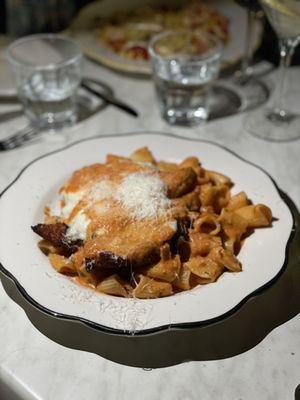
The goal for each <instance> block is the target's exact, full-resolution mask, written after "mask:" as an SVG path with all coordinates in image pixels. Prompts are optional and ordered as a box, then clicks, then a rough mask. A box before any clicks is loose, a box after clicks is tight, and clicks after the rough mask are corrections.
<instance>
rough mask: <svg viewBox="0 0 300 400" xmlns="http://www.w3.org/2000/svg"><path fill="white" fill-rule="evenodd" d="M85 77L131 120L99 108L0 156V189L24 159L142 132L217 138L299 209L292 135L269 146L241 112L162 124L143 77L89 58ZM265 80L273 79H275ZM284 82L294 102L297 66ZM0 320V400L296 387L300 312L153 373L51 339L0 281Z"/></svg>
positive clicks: (237, 395) (186, 399)
mask: <svg viewBox="0 0 300 400" xmlns="http://www.w3.org/2000/svg"><path fill="white" fill-rule="evenodd" d="M85 74H86V75H89V76H92V77H95V78H98V79H102V80H103V81H106V82H108V83H109V84H110V85H111V86H112V87H113V88H114V89H115V91H116V93H117V95H118V96H119V97H120V98H122V99H124V100H127V102H128V103H130V104H131V105H132V106H133V107H135V108H136V109H137V110H138V111H139V112H140V118H138V119H135V118H132V117H130V116H128V115H127V114H125V113H123V112H120V111H118V110H116V109H115V108H113V107H107V108H106V109H105V110H103V111H101V112H100V113H98V114H96V115H94V116H93V117H91V118H90V119H88V120H86V121H85V122H82V123H80V124H78V125H77V126H75V127H72V128H69V129H66V130H65V131H64V132H63V133H62V134H61V135H59V136H56V137H47V138H45V137H43V138H42V139H41V140H40V141H39V142H37V143H35V144H32V145H30V146H26V147H24V148H22V149H19V150H14V151H11V152H5V153H0V191H1V190H2V189H3V188H4V187H5V186H6V185H7V184H8V183H9V182H10V181H11V180H12V179H13V178H14V177H15V176H16V175H17V173H18V171H20V169H21V168H22V167H23V166H25V165H26V164H27V163H28V162H29V161H31V160H32V159H34V158H36V157H37V156H39V155H41V154H44V153H47V152H49V151H51V150H53V149H55V148H59V147H62V146H64V145H65V144H66V143H71V142H73V141H76V140H78V139H80V138H86V137H89V136H94V135H103V134H110V133H118V134H124V133H126V132H133V131H147V130H151V131H164V132H170V133H173V134H180V135H182V136H186V137H193V138H199V139H200V138H201V139H209V140H211V141H214V142H217V143H220V144H223V145H224V146H226V147H228V148H229V149H231V150H233V151H234V152H236V153H238V154H239V155H240V156H242V157H244V158H245V159H248V160H250V161H252V162H254V163H256V164H257V165H260V166H262V167H263V168H264V169H265V170H266V171H267V172H268V173H270V174H271V175H272V176H273V178H274V179H275V180H276V182H277V183H278V185H279V186H280V188H281V189H282V190H283V191H285V192H286V193H288V194H289V196H290V197H291V198H292V199H293V201H294V202H295V204H296V205H297V207H298V208H300V185H299V182H300V161H299V154H300V141H299V140H298V141H295V142H290V143H281V144H276V143H268V142H264V141H262V140H259V139H256V138H254V137H252V136H250V135H249V134H248V133H247V132H246V131H245V130H244V128H243V119H244V115H238V116H234V117H228V118H225V119H222V120H216V121H214V122H210V123H208V124H207V125H206V126H202V127H199V128H196V129H194V128H193V129H187V128H175V127H170V126H168V125H167V124H166V123H165V122H164V121H162V120H161V118H160V116H159V112H158V109H157V105H156V102H155V97H154V91H153V86H152V82H151V81H149V80H147V79H135V78H130V77H125V76H122V75H120V74H117V73H115V72H112V71H109V70H108V69H105V68H102V67H100V66H99V65H96V64H94V63H92V62H86V63H85ZM272 78H273V81H275V80H276V75H274V76H273V77H270V79H272ZM288 78H289V79H288V84H289V87H288V88H287V90H289V93H290V99H291V101H293V102H294V104H296V105H298V106H299V103H300V102H299V100H300V79H299V78H300V68H293V69H292V70H291V71H289V75H288ZM8 80H9V78H8V77H7V74H6V72H4V71H3V70H1V68H0V86H1V85H2V86H1V87H2V88H8V87H9V85H8V83H7V82H8ZM1 110H2V108H1ZM1 110H0V111H1ZM3 110H4V108H3ZM299 111H300V110H299ZM24 123H25V121H24V119H23V118H20V119H18V120H14V121H11V122H9V123H5V124H2V125H0V138H2V137H5V136H7V135H9V134H10V133H12V132H13V131H14V130H15V129H16V128H17V127H21V126H22V125H24ZM0 321H1V323H0V343H1V344H0V399H1V400H2V399H4V400H6V399H8V400H20V399H22V400H69V399H70V400H71V399H72V400H81V399H88V400H96V399H97V400H98V399H106V400H115V399H118V400H127V399H130V400H135V399H136V400H137V399H139V400H140V399H142V400H150V399H151V400H158V399H163V400H194V399H195V400H196V399H197V400H198V399H201V400H210V399H218V400H228V399H230V400H253V399H262V400H274V399H280V400H290V399H293V398H294V391H295V389H296V387H297V385H299V384H300V373H299V371H300V315H298V316H296V317H295V318H293V319H292V320H290V321H288V322H287V323H285V324H283V325H281V326H280V327H278V328H276V329H275V330H274V331H272V332H271V333H270V334H269V335H268V336H267V337H266V338H265V339H264V340H263V341H262V342H261V343H259V344H258V345H257V346H256V347H255V348H253V349H251V350H249V351H247V352H245V353H243V354H240V355H238V356H235V357H232V358H229V359H226V360H219V361H209V362H189V363H185V364H181V365H177V366H173V367H169V368H164V369H157V370H142V369H137V368H132V367H126V366H122V365H118V364H115V363H113V362H111V361H107V360H105V359H103V358H101V357H99V356H97V355H94V354H89V353H85V352H82V351H76V350H71V349H68V348H64V347H62V346H60V345H58V344H56V343H54V342H52V341H51V340H49V339H48V338H47V337H45V336H43V335H42V334H41V333H40V332H39V331H37V330H36V329H35V328H34V327H33V326H32V325H31V323H30V322H29V320H28V319H27V318H26V315H25V313H24V312H23V310H22V309H21V308H20V307H19V306H17V305H16V304H15V303H14V302H13V301H12V300H10V299H9V298H8V296H7V295H6V293H5V292H4V290H3V288H2V286H1V285H0Z"/></svg>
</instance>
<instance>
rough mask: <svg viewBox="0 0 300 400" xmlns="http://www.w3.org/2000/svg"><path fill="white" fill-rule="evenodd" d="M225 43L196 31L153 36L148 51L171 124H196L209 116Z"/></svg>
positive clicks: (161, 100) (160, 103)
mask: <svg viewBox="0 0 300 400" xmlns="http://www.w3.org/2000/svg"><path fill="white" fill-rule="evenodd" d="M221 49H222V46H221V44H220V42H219V41H218V39H217V38H215V37H213V36H211V35H207V34H204V33H202V32H197V31H193V32H191V31H184V30H180V31H168V32H164V33H161V34H158V35H156V36H154V37H153V38H152V40H151V42H150V46H149V53H150V56H151V61H152V69H153V79H154V83H155V88H156V93H157V98H158V102H159V106H160V110H161V114H162V117H163V118H164V119H165V120H166V121H167V122H169V123H170V124H178V125H184V126H193V125H198V124H200V123H203V122H205V121H206V120H207V118H208V116H209V88H210V86H211V83H212V82H213V81H214V80H215V79H216V78H217V77H218V74H219V69H220V57H221Z"/></svg>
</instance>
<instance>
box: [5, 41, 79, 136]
mask: <svg viewBox="0 0 300 400" xmlns="http://www.w3.org/2000/svg"><path fill="white" fill-rule="evenodd" d="M7 59H8V61H9V63H10V65H11V67H12V68H13V70H14V72H15V76H16V81H17V90H18V95H19V98H20V100H21V102H22V105H23V108H24V112H25V114H26V116H27V117H28V118H29V120H30V122H31V124H32V125H33V126H34V127H37V128H39V129H57V128H61V127H63V126H65V125H68V124H72V123H74V122H75V121H76V90H77V88H78V86H79V84H80V80H81V60H82V53H81V51H80V48H79V46H78V45H77V44H76V43H75V42H73V41H72V40H70V39H68V38H65V37H63V36H59V35H54V34H37V35H31V36H27V37H24V38H21V39H18V40H16V41H15V42H13V43H12V44H11V45H10V46H9V47H8V50H7Z"/></svg>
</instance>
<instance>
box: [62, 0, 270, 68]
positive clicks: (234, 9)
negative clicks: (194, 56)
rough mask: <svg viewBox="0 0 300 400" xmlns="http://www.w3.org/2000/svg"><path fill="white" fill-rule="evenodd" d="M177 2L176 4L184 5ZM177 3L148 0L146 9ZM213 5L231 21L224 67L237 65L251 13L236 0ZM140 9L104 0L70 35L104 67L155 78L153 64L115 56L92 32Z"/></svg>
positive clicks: (258, 30) (216, 0)
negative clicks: (105, 19) (102, 20)
mask: <svg viewBox="0 0 300 400" xmlns="http://www.w3.org/2000/svg"><path fill="white" fill-rule="evenodd" d="M182 2H183V1H182V0H177V1H176V3H179V4H180V3H182ZM157 3H159V4H160V5H161V4H170V3H174V0H159V2H158V1H157V0H144V1H143V5H145V4H150V5H155V4H157ZM209 4H210V5H212V7H215V8H216V9H217V10H218V11H220V13H221V14H222V15H225V16H226V17H227V18H228V19H229V21H230V27H229V29H230V40H229V43H228V44H227V45H226V46H225V47H224V51H223V56H222V61H223V63H222V66H223V67H226V66H228V65H229V64H233V63H235V62H237V61H238V60H239V59H240V58H241V57H242V56H243V54H244V50H245V41H246V29H247V13H246V11H245V9H243V8H242V7H240V6H238V5H237V4H236V3H234V2H233V1H232V0H211V1H209ZM139 5H140V0H130V1H126V2H124V1H120V0H103V1H98V2H93V3H91V4H90V5H88V6H87V7H85V8H84V9H83V10H82V11H81V12H80V13H79V14H78V16H77V17H76V19H75V20H74V22H73V23H72V25H71V27H70V30H69V31H68V34H70V35H71V36H72V37H73V38H74V39H75V40H76V41H77V42H78V43H79V44H80V45H81V47H82V49H83V51H84V52H85V54H86V55H88V56H89V57H91V58H92V59H94V60H96V61H99V62H101V63H102V64H104V65H106V66H108V67H111V68H114V69H117V70H119V71H123V72H131V73H137V74H139V73H141V74H147V75H149V74H151V66H150V63H149V62H143V61H136V60H129V59H126V58H124V57H121V56H119V55H118V54H116V53H114V52H113V51H111V50H110V49H108V48H107V47H105V46H104V45H103V44H101V42H100V41H98V40H97V39H96V38H95V36H94V34H93V31H91V28H92V27H94V26H95V20H97V17H98V18H99V16H108V15H111V14H113V13H114V12H116V11H117V10H125V11H126V10H130V9H133V8H136V7H138V6H139ZM261 36H262V24H261V21H256V22H255V25H254V34H253V37H254V39H253V50H255V49H257V48H258V46H259V45H260V42H261Z"/></svg>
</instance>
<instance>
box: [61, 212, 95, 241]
mask: <svg viewBox="0 0 300 400" xmlns="http://www.w3.org/2000/svg"><path fill="white" fill-rule="evenodd" d="M89 223H90V220H89V219H88V218H87V217H86V215H85V214H84V213H83V212H82V211H81V212H79V213H78V214H76V216H75V217H74V218H73V219H72V221H71V222H70V223H69V228H68V230H67V233H66V236H67V237H68V238H70V239H71V240H76V239H81V240H85V239H86V231H87V227H88V225H89Z"/></svg>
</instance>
